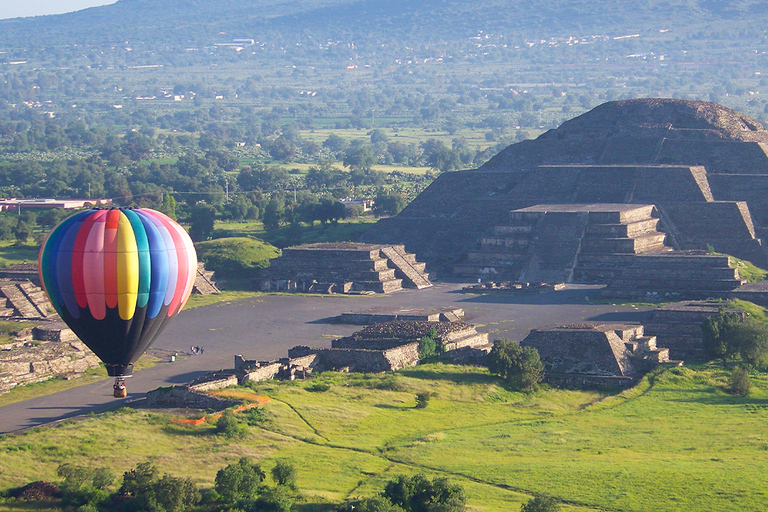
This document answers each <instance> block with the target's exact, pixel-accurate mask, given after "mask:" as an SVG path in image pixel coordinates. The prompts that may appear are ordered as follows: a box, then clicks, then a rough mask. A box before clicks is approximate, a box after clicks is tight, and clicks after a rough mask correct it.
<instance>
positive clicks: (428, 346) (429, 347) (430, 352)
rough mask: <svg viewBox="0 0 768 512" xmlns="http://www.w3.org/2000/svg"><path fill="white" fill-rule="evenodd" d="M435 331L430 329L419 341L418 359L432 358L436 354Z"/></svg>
mask: <svg viewBox="0 0 768 512" xmlns="http://www.w3.org/2000/svg"><path fill="white" fill-rule="evenodd" d="M436 337H437V330H436V329H435V328H434V327H432V328H431V329H430V330H429V332H427V334H425V335H424V336H422V337H421V339H420V340H419V359H426V358H428V357H432V356H434V355H435V354H436V353H437V341H435V338H436Z"/></svg>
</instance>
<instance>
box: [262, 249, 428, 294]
mask: <svg viewBox="0 0 768 512" xmlns="http://www.w3.org/2000/svg"><path fill="white" fill-rule="evenodd" d="M424 268H425V264H424V263H419V262H418V261H416V257H415V256H414V255H413V254H409V253H407V252H405V248H404V247H403V246H402V245H371V244H355V243H319V244H308V245H300V246H296V247H287V248H285V249H283V251H282V256H281V257H280V258H277V259H274V260H272V262H271V265H270V267H269V268H267V269H265V270H264V277H263V279H262V280H261V281H260V284H259V287H260V289H261V290H263V291H289V292H309V293H355V292H357V293H359V292H372V293H391V292H395V291H398V290H401V289H402V288H403V287H410V288H417V289H422V288H427V287H429V286H432V283H431V282H430V281H429V274H427V273H426V272H425V270H424Z"/></svg>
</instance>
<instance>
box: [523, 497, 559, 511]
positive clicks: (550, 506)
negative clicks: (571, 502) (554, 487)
mask: <svg viewBox="0 0 768 512" xmlns="http://www.w3.org/2000/svg"><path fill="white" fill-rule="evenodd" d="M559 510H560V503H558V501H557V500H556V499H555V498H553V497H551V496H536V497H534V498H531V499H530V500H528V502H527V503H526V504H525V505H523V506H522V507H521V508H520V512H558V511H559Z"/></svg>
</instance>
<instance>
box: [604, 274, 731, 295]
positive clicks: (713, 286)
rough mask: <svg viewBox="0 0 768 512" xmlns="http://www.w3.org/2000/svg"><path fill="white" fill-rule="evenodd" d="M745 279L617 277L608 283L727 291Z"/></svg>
mask: <svg viewBox="0 0 768 512" xmlns="http://www.w3.org/2000/svg"><path fill="white" fill-rule="evenodd" d="M742 284H743V281H741V280H738V279H653V278H645V279H644V278H634V277H633V278H623V277H620V278H616V279H612V280H611V281H610V283H609V284H608V287H609V288H613V289H617V288H618V289H622V288H623V289H637V290H654V291H664V292H671V291H675V292H686V291H713V292H726V291H731V290H733V289H734V288H738V287H739V286H741V285H742Z"/></svg>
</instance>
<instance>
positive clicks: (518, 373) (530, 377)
mask: <svg viewBox="0 0 768 512" xmlns="http://www.w3.org/2000/svg"><path fill="white" fill-rule="evenodd" d="M487 361H488V363H487V364H488V370H489V371H490V372H491V373H492V374H494V375H498V376H499V377H501V378H502V379H504V381H505V382H506V383H507V384H509V385H510V386H511V387H512V388H513V389H515V390H517V391H526V392H527V391H534V390H535V389H536V388H537V387H538V385H539V382H541V380H542V379H543V378H544V365H543V364H542V362H541V359H540V358H539V352H538V351H537V350H536V349H535V348H533V347H521V346H520V344H519V343H518V342H516V341H512V340H508V339H505V338H501V339H497V340H494V342H493V348H492V349H491V352H490V354H488V359H487Z"/></svg>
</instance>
